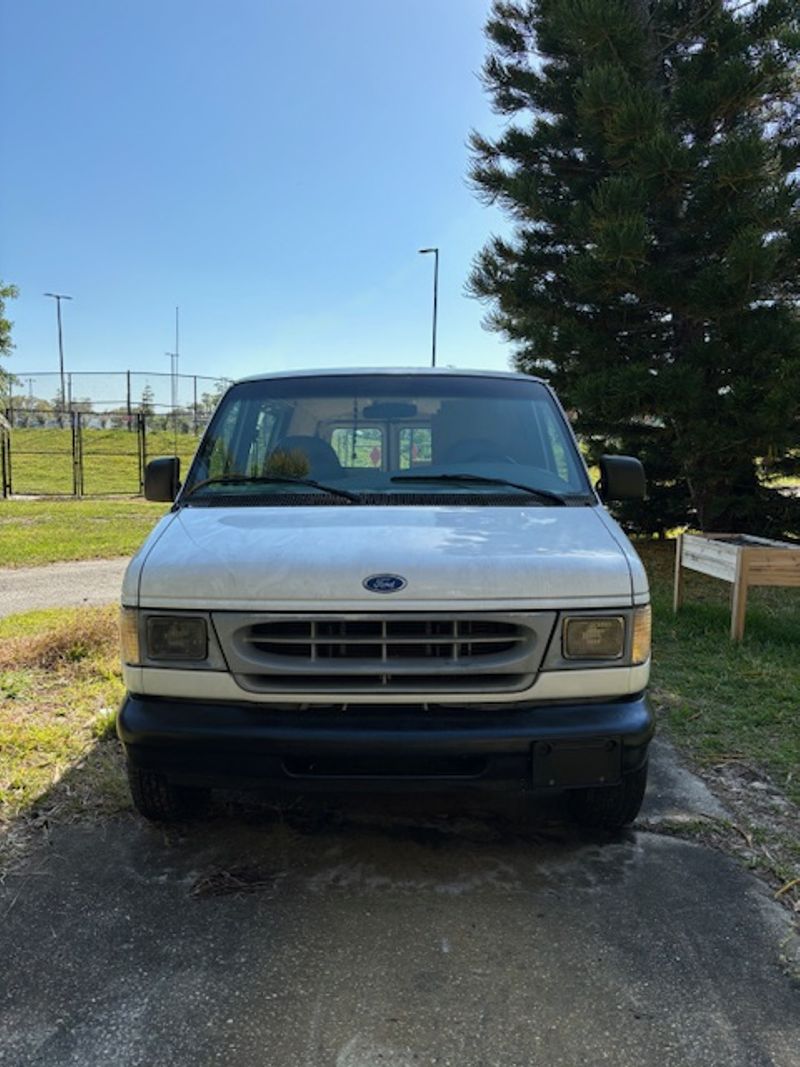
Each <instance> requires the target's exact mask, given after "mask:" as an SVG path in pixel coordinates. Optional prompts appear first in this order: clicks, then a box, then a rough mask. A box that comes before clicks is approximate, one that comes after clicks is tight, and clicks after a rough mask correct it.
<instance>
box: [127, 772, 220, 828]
mask: <svg viewBox="0 0 800 1067" xmlns="http://www.w3.org/2000/svg"><path fill="white" fill-rule="evenodd" d="M128 785H129V786H130V790H131V799H132V800H133V806H134V807H135V808H136V810H137V811H138V812H139V814H140V815H143V816H144V817H145V819H149V820H150V821H151V822H180V821H181V820H185V819H191V818H192V817H194V816H197V815H200V814H202V813H203V812H204V811H205V809H206V807H207V806H208V801H209V797H210V795H211V793H210V790H208V789H193V788H191V787H189V786H180V785H173V784H172V783H171V782H169V780H168V779H167V778H165V777H164V775H163V774H158V772H157V771H147V770H142V768H140V767H133V766H131V764H128Z"/></svg>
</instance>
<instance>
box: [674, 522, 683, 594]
mask: <svg viewBox="0 0 800 1067" xmlns="http://www.w3.org/2000/svg"><path fill="white" fill-rule="evenodd" d="M682 549H683V534H678V539H677V541H676V542H675V582H674V584H673V587H672V610H673V612H677V610H678V608H679V607H680V606H681V604H683V568H682V567H681V551H682Z"/></svg>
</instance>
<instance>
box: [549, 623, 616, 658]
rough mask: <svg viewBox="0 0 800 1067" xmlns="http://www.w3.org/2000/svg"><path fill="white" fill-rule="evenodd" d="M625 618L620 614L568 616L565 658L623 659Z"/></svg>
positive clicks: (565, 626)
mask: <svg viewBox="0 0 800 1067" xmlns="http://www.w3.org/2000/svg"><path fill="white" fill-rule="evenodd" d="M624 652H625V620H624V619H623V618H622V617H621V616H619V615H612V616H604V615H587V616H585V617H583V618H578V617H574V616H573V617H572V618H567V619H564V629H563V653H564V659H622V656H623V655H624Z"/></svg>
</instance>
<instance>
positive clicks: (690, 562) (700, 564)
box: [681, 540, 738, 582]
mask: <svg viewBox="0 0 800 1067" xmlns="http://www.w3.org/2000/svg"><path fill="white" fill-rule="evenodd" d="M737 556H738V552H736V553H734V554H733V556H731V557H730V558H720V557H719V556H716V555H710V554H708V553H704V552H702V551H697V549H696V548H695V546H694V545H689V544H687V543H686V541H685V540H684V543H683V550H682V552H681V562H682V564H683V566H684V567H687V568H688V569H689V570H692V571H699V572H700V573H701V574H709V575H711V577H712V578H720V579H721V580H722V581H723V582H732V581H734V580H735V578H736V558H737Z"/></svg>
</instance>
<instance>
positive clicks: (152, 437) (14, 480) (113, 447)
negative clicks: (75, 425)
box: [11, 429, 199, 496]
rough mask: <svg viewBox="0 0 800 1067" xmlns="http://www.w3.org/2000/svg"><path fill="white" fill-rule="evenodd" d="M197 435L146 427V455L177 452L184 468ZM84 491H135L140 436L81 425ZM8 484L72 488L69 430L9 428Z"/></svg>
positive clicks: (42, 490)
mask: <svg viewBox="0 0 800 1067" xmlns="http://www.w3.org/2000/svg"><path fill="white" fill-rule="evenodd" d="M198 440H199V438H197V437H195V436H194V435H193V434H181V433H179V434H175V433H171V432H170V431H168V430H158V431H153V432H149V433H148V434H147V438H146V447H147V459H154V458H155V457H156V456H173V455H176V456H179V457H180V460H181V471H182V472H183V473H185V472H186V470H187V469H188V466H189V462H190V461H191V458H192V456H193V455H194V452H195V449H196V448H197V443H198ZM82 442H83V491H84V493H86V494H87V495H89V496H91V495H92V494H96V493H131V494H133V493H137V492H138V491H139V458H138V456H139V438H138V436H137V434H136V433H129V432H128V430H88V429H87V430H83V432H82ZM11 485H12V491H13V492H14V493H16V494H18V495H37V494H42V495H46V494H66V495H69V494H71V493H72V431H71V430H69V429H64V430H59V429H13V430H12V431H11Z"/></svg>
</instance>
